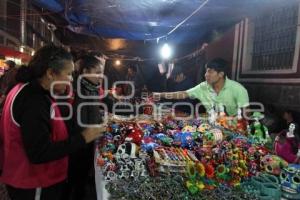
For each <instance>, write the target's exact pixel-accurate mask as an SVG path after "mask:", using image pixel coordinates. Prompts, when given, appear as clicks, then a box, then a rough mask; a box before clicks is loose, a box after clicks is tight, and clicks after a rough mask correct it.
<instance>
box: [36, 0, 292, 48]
mask: <svg viewBox="0 0 300 200" xmlns="http://www.w3.org/2000/svg"><path fill="white" fill-rule="evenodd" d="M291 1H295V0H286V1H283V0H225V1H224V0H64V1H62V0H33V4H34V5H35V6H37V7H38V8H42V9H43V10H47V11H50V12H48V14H45V15H52V16H55V17H56V19H57V17H59V18H61V19H63V20H64V22H63V23H62V21H60V24H57V20H56V25H57V26H58V28H60V30H62V28H61V27H60V26H63V30H64V31H66V30H70V31H71V32H73V33H77V34H84V35H90V36H97V37H100V38H105V39H106V38H123V39H126V40H135V41H138V42H141V43H145V42H146V43H147V42H149V41H150V42H151V41H153V43H156V42H157V41H158V40H168V41H173V42H175V43H177V44H182V43H189V44H199V43H201V42H203V41H207V40H211V37H212V36H213V35H214V34H213V33H218V32H224V30H227V29H228V28H230V27H231V26H233V25H234V24H235V23H237V22H238V21H239V20H241V19H242V18H244V17H246V16H253V15H257V13H258V12H259V11H260V10H263V9H266V8H267V7H270V6H274V5H275V4H286V3H287V2H291ZM77 40H78V38H77ZM77 42H79V41H77ZM71 43H72V42H71ZM92 45H93V44H92Z"/></svg>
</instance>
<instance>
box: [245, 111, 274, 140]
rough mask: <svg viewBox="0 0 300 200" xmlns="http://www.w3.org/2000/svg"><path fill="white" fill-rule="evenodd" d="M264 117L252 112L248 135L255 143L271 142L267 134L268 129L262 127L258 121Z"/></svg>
mask: <svg viewBox="0 0 300 200" xmlns="http://www.w3.org/2000/svg"><path fill="white" fill-rule="evenodd" d="M263 117H264V115H262V114H261V113H259V112H254V113H253V115H252V119H253V120H254V122H252V123H251V125H250V127H249V133H248V135H249V136H250V138H252V139H253V140H254V142H255V143H259V144H265V143H267V142H269V141H270V140H271V138H270V136H269V132H268V128H267V127H266V126H264V125H263V124H262V123H261V122H260V121H259V120H261V119H262V118H263Z"/></svg>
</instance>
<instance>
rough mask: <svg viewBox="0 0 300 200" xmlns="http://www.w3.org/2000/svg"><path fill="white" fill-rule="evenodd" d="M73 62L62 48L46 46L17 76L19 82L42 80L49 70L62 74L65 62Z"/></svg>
mask: <svg viewBox="0 0 300 200" xmlns="http://www.w3.org/2000/svg"><path fill="white" fill-rule="evenodd" d="M66 60H70V61H72V60H73V57H72V55H71V54H70V53H69V52H68V51H67V50H65V49H64V48H62V47H58V46H55V45H46V46H43V47H42V48H40V49H39V50H38V51H37V52H36V53H35V55H34V56H33V58H32V59H31V61H30V62H29V64H28V66H27V67H21V68H20V69H19V70H18V72H17V75H16V80H17V81H18V82H29V81H32V80H36V79H39V78H41V77H42V76H43V75H44V74H45V73H46V72H47V70H48V69H49V68H51V69H52V70H53V71H54V72H55V73H60V72H61V71H62V70H63V67H64V61H66Z"/></svg>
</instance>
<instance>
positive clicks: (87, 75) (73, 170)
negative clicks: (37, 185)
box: [64, 55, 104, 200]
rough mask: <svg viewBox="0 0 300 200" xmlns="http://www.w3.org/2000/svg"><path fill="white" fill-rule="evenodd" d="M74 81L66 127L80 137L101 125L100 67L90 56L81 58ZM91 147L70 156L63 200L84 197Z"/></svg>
mask: <svg viewBox="0 0 300 200" xmlns="http://www.w3.org/2000/svg"><path fill="white" fill-rule="evenodd" d="M79 63H80V65H79V68H78V77H77V80H75V85H76V86H75V87H76V88H75V91H76V93H75V97H74V102H73V110H74V111H75V112H74V116H73V119H72V120H71V122H70V124H69V128H70V129H71V130H72V131H71V132H72V133H74V134H77V133H80V132H81V131H82V130H83V129H84V127H89V126H95V125H98V124H99V123H101V122H103V120H102V117H101V111H100V107H102V106H100V104H101V105H103V104H102V103H101V102H100V96H99V90H100V83H101V80H102V78H101V77H102V75H103V72H104V64H103V63H102V62H101V61H100V60H99V59H97V58H96V57H94V56H91V55H87V56H83V57H82V58H81V60H80V62H79ZM93 161H94V146H93V144H90V145H88V146H86V147H85V148H84V149H81V150H80V151H77V152H74V153H73V154H72V155H71V156H70V165H69V178H68V185H67V191H66V196H65V197H64V199H72V200H82V199H84V198H85V195H86V194H87V192H86V191H85V190H86V188H87V187H86V186H87V183H88V180H89V179H88V178H89V172H90V171H91V170H92V169H93Z"/></svg>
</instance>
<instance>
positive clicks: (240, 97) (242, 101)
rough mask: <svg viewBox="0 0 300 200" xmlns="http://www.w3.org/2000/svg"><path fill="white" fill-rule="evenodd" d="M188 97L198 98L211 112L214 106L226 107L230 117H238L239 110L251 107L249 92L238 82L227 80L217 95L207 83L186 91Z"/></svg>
mask: <svg viewBox="0 0 300 200" xmlns="http://www.w3.org/2000/svg"><path fill="white" fill-rule="evenodd" d="M186 92H187V94H188V96H189V97H191V98H196V99H199V100H200V101H201V103H202V104H203V105H204V107H205V108H206V111H209V110H210V109H212V108H213V107H214V106H217V107H218V106H221V105H223V106H225V109H226V112H227V114H228V115H236V114H237V110H238V108H242V107H246V106H248V105H249V96H248V92H247V90H246V89H245V88H244V87H243V86H242V85H241V84H240V83H238V82H236V81H233V80H230V79H229V78H226V80H225V84H224V87H223V88H222V90H221V91H220V92H219V94H218V95H217V93H216V92H215V91H214V90H213V88H212V87H211V85H209V84H208V83H207V82H206V81H204V82H202V83H200V84H199V85H197V86H195V87H193V88H191V89H189V90H187V91H186Z"/></svg>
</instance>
